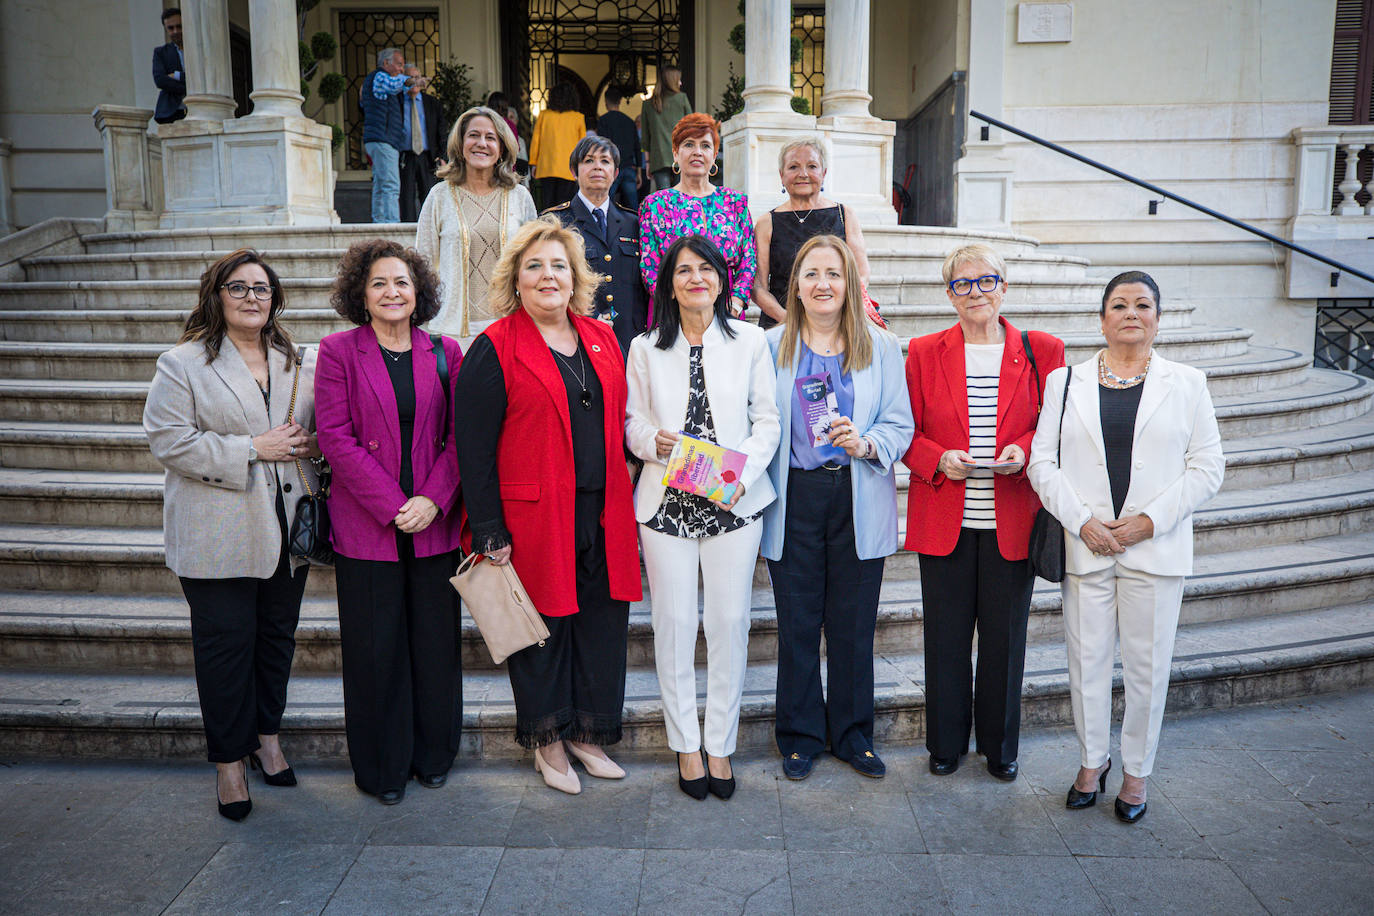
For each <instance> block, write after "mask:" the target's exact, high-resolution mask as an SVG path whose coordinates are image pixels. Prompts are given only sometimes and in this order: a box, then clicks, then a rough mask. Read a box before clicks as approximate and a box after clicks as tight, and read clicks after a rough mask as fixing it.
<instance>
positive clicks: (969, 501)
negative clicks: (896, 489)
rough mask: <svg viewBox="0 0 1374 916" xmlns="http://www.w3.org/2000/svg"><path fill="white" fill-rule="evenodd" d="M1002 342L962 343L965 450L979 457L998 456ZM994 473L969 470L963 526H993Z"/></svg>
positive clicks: (984, 469)
mask: <svg viewBox="0 0 1374 916" xmlns="http://www.w3.org/2000/svg"><path fill="white" fill-rule="evenodd" d="M1002 347H1003V345H1002V344H970V343H966V344H964V370H965V372H966V373H967V376H968V453H969V454H970V455H971V456H973V458H974V459H975V460H978V461H994V460H996V458H997V383H998V381H999V377H1000V375H1001V371H1002ZM992 491H993V476H992V471H990V470H988V469H987V468H978V469H976V470H973V471H970V472H969V475H968V479H967V480H965V481H964V522H963V527H964V528H982V529H989V528H996V527H997V515H996V513H995V511H994V504H993V492H992Z"/></svg>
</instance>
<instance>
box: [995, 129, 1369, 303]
mask: <svg viewBox="0 0 1374 916" xmlns="http://www.w3.org/2000/svg"><path fill="white" fill-rule="evenodd" d="M969 115H970V116H971V117H974V118H977V119H978V120H980V121H984V122H986V123H988V124H991V125H992V126H993V127H998V128H1001V129H1002V130H1005V131H1006V132H1007V133H1010V134H1015V135H1016V136H1018V137H1021V138H1023V139H1026V140H1029V141H1031V142H1032V143H1038V144H1040V145H1041V146H1043V147H1045V148H1046V149H1051V150H1054V151H1055V152H1056V153H1059V154H1061V155H1064V156H1068V157H1069V158H1070V159H1077V160H1078V161H1079V162H1081V163H1083V164H1084V165H1090V166H1092V167H1093V168H1095V169H1101V170H1102V171H1104V172H1106V173H1107V174H1108V175H1115V176H1116V177H1117V178H1120V179H1122V180H1123V181H1129V182H1130V183H1131V184H1135V185H1140V187H1142V188H1145V189H1146V190H1147V191H1152V192H1153V193H1155V194H1161V195H1163V196H1164V197H1167V198H1168V199H1169V200H1173V201H1177V202H1178V203H1181V204H1183V205H1184V206H1185V207H1192V208H1193V209H1194V210H1197V211H1198V212H1199V213H1205V214H1207V215H1208V216H1210V217H1212V218H1213V219H1219V220H1221V221H1222V222H1223V223H1230V224H1231V225H1232V226H1235V227H1236V228H1237V229H1244V230H1245V231H1246V232H1249V233H1251V234H1252V235H1257V236H1259V237H1260V238H1262V239H1265V240H1267V241H1270V242H1273V243H1274V244H1276V245H1282V246H1283V247H1284V248H1287V249H1288V250H1289V251H1296V252H1297V253H1298V254H1301V255H1306V256H1307V257H1309V258H1311V259H1313V260H1314V261H1321V262H1322V263H1323V264H1326V265H1328V266H1330V267H1334V268H1336V269H1337V270H1339V271H1342V272H1344V273H1348V274H1350V275H1351V276H1352V277H1359V278H1360V279H1361V280H1365V281H1367V282H1369V283H1374V276H1370V275H1369V274H1367V273H1365V272H1364V271H1362V270H1356V269H1355V268H1353V267H1351V266H1350V265H1349V264H1343V263H1341V262H1340V261H1337V260H1334V259H1332V258H1328V257H1327V256H1326V255H1324V254H1318V253H1317V252H1315V251H1312V250H1311V249H1309V248H1304V247H1302V246H1301V245H1295V244H1293V243H1292V242H1290V241H1288V240H1287V239H1284V238H1280V237H1279V236H1277V235H1274V234H1273V233H1272V232H1265V231H1264V230H1263V229H1260V228H1259V227H1258V226H1252V225H1250V224H1249V223H1247V222H1244V221H1243V220H1238V219H1236V218H1234V217H1231V216H1227V215H1226V214H1225V213H1219V212H1217V211H1216V210H1213V209H1212V208H1211V207H1204V206H1203V205H1202V204H1199V203H1195V202H1194V201H1191V200H1189V199H1188V198H1186V197H1182V196H1180V195H1178V194H1175V193H1174V192H1173V191H1169V190H1166V189H1164V188H1161V187H1160V186H1159V185H1157V184H1151V183H1150V182H1148V181H1142V180H1141V179H1139V178H1136V177H1135V176H1134V175H1127V174H1126V173H1125V172H1122V171H1120V170H1119V169H1114V168H1112V167H1111V166H1109V165H1104V164H1102V163H1101V162H1098V161H1097V160H1096V159H1089V158H1088V157H1087V156H1084V155H1082V154H1081V153H1075V152H1074V151H1073V150H1071V149H1069V148H1067V147H1063V146H1060V145H1059V144H1058V143H1053V142H1051V141H1049V140H1046V139H1044V138H1043V137H1037V136H1036V135H1035V134H1032V133H1027V132H1026V131H1024V130H1021V129H1020V128H1019V127H1012V126H1011V125H1010V124H1008V123H1006V122H1005V121H999V120H997V119H996V118H991V117H988V116H987V115H985V114H981V113H980V112H977V111H970V112H969ZM985 129H986V128H985ZM985 139H986V138H985ZM1332 285H1333V286H1334V285H1335V281H1334V278H1333V281H1332Z"/></svg>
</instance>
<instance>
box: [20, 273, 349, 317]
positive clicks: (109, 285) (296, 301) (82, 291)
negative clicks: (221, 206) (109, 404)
mask: <svg viewBox="0 0 1374 916" xmlns="http://www.w3.org/2000/svg"><path fill="white" fill-rule="evenodd" d="M281 283H282V289H283V290H284V291H285V293H286V304H287V308H329V290H330V287H331V286H332V285H333V279H332V278H330V277H318V278H314V279H308V278H306V279H302V278H297V277H283V278H282V280H281ZM199 289H200V281H199V280H198V279H189V280H91V279H86V280H59V281H53V282H8V283H0V314H4V313H8V312H10V311H39V310H48V309H63V310H66V309H76V310H80V311H111V310H113V311H118V310H155V311H174V312H178V313H180V314H181V315H183V316H184V315H185V314H186V313H187V312H189V311H190V310H191V308H192V307H193V306H194V305H195V304H196V298H197V295H198V292H199Z"/></svg>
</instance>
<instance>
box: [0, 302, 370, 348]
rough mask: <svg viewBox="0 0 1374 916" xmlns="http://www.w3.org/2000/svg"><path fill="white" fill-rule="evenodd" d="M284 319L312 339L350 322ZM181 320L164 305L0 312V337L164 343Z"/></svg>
mask: <svg viewBox="0 0 1374 916" xmlns="http://www.w3.org/2000/svg"><path fill="white" fill-rule="evenodd" d="M284 320H285V323H286V326H287V328H288V330H289V331H290V332H291V334H292V335H294V336H297V337H299V338H300V339H301V340H303V341H316V340H319V339H320V338H321V337H324V336H325V335H326V334H332V333H334V332H335V331H344V330H347V329H348V328H351V327H352V326H353V325H352V324H351V323H349V322H348V321H346V320H344V319H343V318H341V317H340V316H339V314H338V313H337V312H335V311H334V310H333V309H329V308H318V309H296V308H292V309H289V310H288V311H287V312H286V315H285V319H284ZM185 325H186V313H184V312H175V311H171V310H169V309H130V310H124V309H118V310H116V309H90V310H85V311H60V310H44V309H33V310H27V311H18V310H16V311H9V312H5V313H4V321H3V323H0V339H3V340H8V341H32V342H55V341H65V342H70V343H77V342H90V343H162V344H164V345H165V346H168V347H170V346H171V345H172V344H174V343H175V342H176V341H177V339H178V338H180V337H181V332H182V329H183V328H184V327H185Z"/></svg>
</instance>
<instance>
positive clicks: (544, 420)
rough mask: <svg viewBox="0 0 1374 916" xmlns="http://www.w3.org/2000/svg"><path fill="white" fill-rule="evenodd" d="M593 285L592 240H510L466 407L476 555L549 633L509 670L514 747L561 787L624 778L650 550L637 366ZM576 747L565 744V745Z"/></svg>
mask: <svg viewBox="0 0 1374 916" xmlns="http://www.w3.org/2000/svg"><path fill="white" fill-rule="evenodd" d="M596 283H597V275H596V274H593V273H592V270H591V268H590V267H589V266H588V264H587V259H586V256H585V255H584V253H583V247H582V237H581V236H580V235H578V234H577V233H576V232H575V231H573V230H570V229H565V228H563V226H562V224H560V223H559V222H558V221H557V220H556V219H554V218H553V217H544V218H542V219H538V220H534V221H532V222H529V223H526V224H525V226H524V227H523V228H522V229H520V231H519V232H517V233H516V234H515V236H514V237H513V238H512V239H511V240H510V241H509V242H507V244H506V247H505V248H504V249H503V250H502V252H501V259H500V261H499V262H497V265H496V270H495V271H494V273H493V275H492V281H491V290H490V293H489V300H488V304H489V306H490V308H491V311H492V313H493V314H496V315H502V316H504V317H502V318H500V319H499V320H498V321H496V322H494V323H493V324H491V325H490V326H489V327H487V329H486V330H485V331H483V332H482V334H481V335H480V336H479V337H478V338H477V339H476V340H474V341H473V343H472V346H471V347H470V348H469V352H468V355H467V358H466V359H464V360H463V371H462V372H461V373H460V374H459V377H458V389H457V397H456V398H455V399H454V405H455V410H454V428H455V429H459V430H461V431H462V435H460V436H458V437H457V447H458V465H459V467H461V468H462V470H463V480H464V481H465V483H464V508H465V510H466V511H467V513H468V519H469V523H470V525H471V529H472V549H473V550H475V551H478V552H480V553H483V554H486V556H487V557H488V558H489V560H490V562H492V563H495V564H497V565H502V564H505V563H511V564H512V565H514V567H515V571H516V572H517V573H518V574H519V576H520V581H521V582H522V583H524V585H525V589H526V590H527V591H528V592H529V594H530V599H531V600H532V601H533V602H534V606H535V608H536V609H537V610H538V611H539V613H540V614H542V615H543V617H544V622H545V624H547V625H548V628H549V638H548V639H547V640H545V642H544V643H543V644H542V645H536V646H530V647H529V648H527V649H524V650H522V651H520V652H517V653H515V654H514V655H512V656H510V658H508V659H507V660H506V663H507V666H508V670H509V671H510V682H511V689H512V692H513V693H514V694H515V740H516V741H517V742H519V744H520V745H521V746H522V747H528V748H533V749H534V767H535V769H536V770H538V771H539V772H540V773H542V774H543V776H544V782H545V783H547V784H548V785H549V786H551V787H552V788H555V789H558V790H560V791H563V792H567V793H569V794H573V795H576V794H577V793H578V792H580V791H581V783H580V781H579V780H578V778H577V773H576V771H575V770H573V768H572V765H571V763H569V761H568V756H567V751H571V752H572V754H573V755H574V756H575V757H577V758H578V759H579V760H581V761H582V764H583V766H585V767H586V769H587V772H588V773H589V774H590V775H592V776H598V777H601V778H604V779H620V778H622V777H623V776H624V775H625V771H624V770H622V769H621V768H620V767H619V766H617V765H616V764H615V763H614V761H612V760H611V759H610V758H609V757H607V756H606V752H605V751H604V750H602V747H603V746H605V745H608V744H615V743H616V742H618V741H619V740H620V716H621V711H622V709H623V707H624V705H625V651H626V638H627V634H628V629H629V614H630V602H631V601H636V600H638V599H639V597H640V584H639V583H640V578H639V551H638V548H637V546H636V542H635V520H634V513H633V510H632V508H631V505H630V475H629V472H628V471H627V470H626V467H625V435H624V428H625V398H626V388H625V364H624V362H623V361H622V360H621V356H620V345H619V344H618V343H616V338H615V333H614V332H613V331H612V330H611V326H610V324H608V323H606V322H602V321H597V320H596V319H593V318H588V317H586V316H587V314H588V313H590V311H591V300H592V293H593V292H595V290H596ZM565 743H566V746H565Z"/></svg>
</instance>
